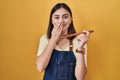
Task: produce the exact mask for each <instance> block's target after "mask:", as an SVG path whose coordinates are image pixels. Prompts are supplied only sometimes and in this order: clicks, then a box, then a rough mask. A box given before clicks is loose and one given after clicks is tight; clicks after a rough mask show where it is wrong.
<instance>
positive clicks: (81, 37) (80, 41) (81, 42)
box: [77, 30, 90, 49]
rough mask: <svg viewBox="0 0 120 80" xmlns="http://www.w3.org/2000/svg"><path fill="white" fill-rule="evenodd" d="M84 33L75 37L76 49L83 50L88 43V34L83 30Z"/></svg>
mask: <svg viewBox="0 0 120 80" xmlns="http://www.w3.org/2000/svg"><path fill="white" fill-rule="evenodd" d="M83 32H84V33H82V34H80V35H78V36H77V40H78V49H79V48H83V46H84V45H85V44H86V43H87V42H88V40H89V36H90V32H89V31H87V30H83Z"/></svg>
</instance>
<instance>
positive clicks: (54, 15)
mask: <svg viewBox="0 0 120 80" xmlns="http://www.w3.org/2000/svg"><path fill="white" fill-rule="evenodd" d="M66 15H68V14H63V16H66ZM54 16H59V15H58V14H55V15H54Z"/></svg>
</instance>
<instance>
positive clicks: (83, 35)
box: [77, 34, 89, 42]
mask: <svg viewBox="0 0 120 80" xmlns="http://www.w3.org/2000/svg"><path fill="white" fill-rule="evenodd" d="M77 39H78V41H82V42H87V41H88V39H89V38H88V37H87V36H86V34H80V35H78V36H77Z"/></svg>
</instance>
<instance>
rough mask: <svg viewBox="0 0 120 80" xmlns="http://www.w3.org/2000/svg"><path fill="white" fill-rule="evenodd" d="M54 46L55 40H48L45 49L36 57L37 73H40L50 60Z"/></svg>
mask: <svg viewBox="0 0 120 80" xmlns="http://www.w3.org/2000/svg"><path fill="white" fill-rule="evenodd" d="M55 44H56V40H54V39H50V40H49V42H48V44H47V46H46V48H45V49H44V51H43V52H42V54H41V55H40V56H38V57H37V61H36V64H37V69H38V71H40V72H42V71H43V70H44V69H45V68H46V67H47V65H48V63H49V60H50V58H51V55H52V52H53V49H54V47H55Z"/></svg>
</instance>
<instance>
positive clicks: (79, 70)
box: [75, 53, 87, 80]
mask: <svg viewBox="0 0 120 80" xmlns="http://www.w3.org/2000/svg"><path fill="white" fill-rule="evenodd" d="M86 72H87V68H86V64H85V59H84V54H83V53H77V54H76V67H75V76H76V78H77V80H84V78H85V75H86Z"/></svg>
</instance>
